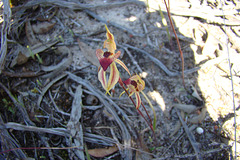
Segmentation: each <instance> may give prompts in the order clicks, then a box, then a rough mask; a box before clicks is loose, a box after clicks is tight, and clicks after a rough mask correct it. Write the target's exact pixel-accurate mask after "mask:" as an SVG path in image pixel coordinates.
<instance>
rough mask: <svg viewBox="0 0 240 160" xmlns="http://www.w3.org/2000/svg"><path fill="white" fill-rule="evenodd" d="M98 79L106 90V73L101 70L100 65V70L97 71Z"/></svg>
mask: <svg viewBox="0 0 240 160" xmlns="http://www.w3.org/2000/svg"><path fill="white" fill-rule="evenodd" d="M98 80H99V81H100V82H101V84H102V86H103V88H104V89H105V90H107V79H106V73H105V71H104V70H103V68H102V67H100V70H99V72H98Z"/></svg>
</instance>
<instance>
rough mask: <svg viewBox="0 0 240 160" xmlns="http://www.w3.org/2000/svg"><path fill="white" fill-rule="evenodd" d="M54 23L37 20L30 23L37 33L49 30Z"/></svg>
mask: <svg viewBox="0 0 240 160" xmlns="http://www.w3.org/2000/svg"><path fill="white" fill-rule="evenodd" d="M55 24H56V23H53V22H39V23H37V24H33V25H32V30H33V32H34V33H37V34H44V33H47V32H48V31H49V30H51V29H52V28H53V27H54V25H55Z"/></svg>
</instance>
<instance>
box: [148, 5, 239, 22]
mask: <svg viewBox="0 0 240 160" xmlns="http://www.w3.org/2000/svg"><path fill="white" fill-rule="evenodd" d="M158 5H160V6H164V5H165V4H164V3H161V2H160V3H158ZM158 5H151V6H150V7H151V9H153V10H156V11H158V10H159V8H158ZM175 6H177V7H175ZM179 6H180V7H179ZM162 11H164V12H167V9H166V8H164V7H162ZM170 13H171V14H174V15H177V16H187V17H197V18H201V19H204V20H206V21H207V22H208V23H214V24H219V25H229V26H239V25H240V20H231V19H229V20H227V19H226V20H225V23H224V19H223V18H221V16H226V15H234V14H238V11H237V10H236V9H229V10H224V14H223V12H222V10H220V9H212V8H210V7H209V6H204V5H201V6H192V7H190V3H186V4H185V5H174V4H173V5H171V9H170Z"/></svg>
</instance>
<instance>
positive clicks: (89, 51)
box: [77, 39, 99, 66]
mask: <svg viewBox="0 0 240 160" xmlns="http://www.w3.org/2000/svg"><path fill="white" fill-rule="evenodd" d="M77 41H78V45H79V48H80V49H81V51H82V54H83V55H84V57H85V58H86V59H87V60H88V61H89V62H91V63H92V64H93V65H95V66H99V61H98V59H97V57H96V50H95V49H93V48H91V47H90V46H88V45H87V44H86V43H83V42H81V41H80V40H79V39H77Z"/></svg>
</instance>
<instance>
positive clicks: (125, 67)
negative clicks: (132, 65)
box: [115, 59, 131, 76]
mask: <svg viewBox="0 0 240 160" xmlns="http://www.w3.org/2000/svg"><path fill="white" fill-rule="evenodd" d="M115 62H117V63H118V64H120V65H121V66H122V67H123V68H124V69H125V70H126V71H127V72H128V74H129V75H130V76H131V74H130V72H129V70H128V68H127V66H126V65H125V64H124V63H123V62H122V61H121V60H119V59H116V60H115Z"/></svg>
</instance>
